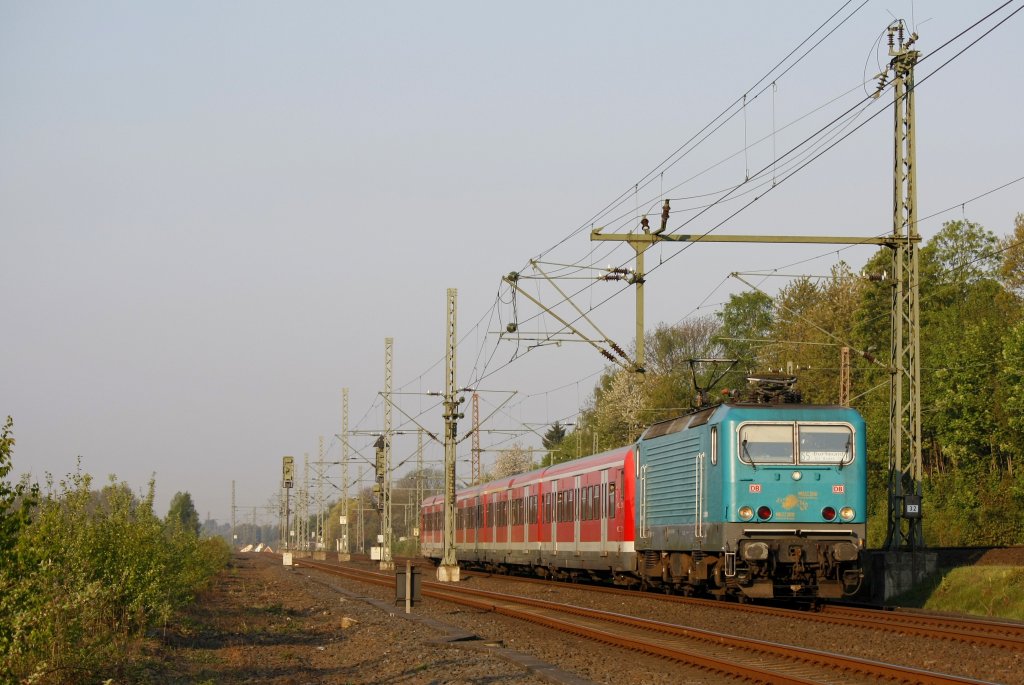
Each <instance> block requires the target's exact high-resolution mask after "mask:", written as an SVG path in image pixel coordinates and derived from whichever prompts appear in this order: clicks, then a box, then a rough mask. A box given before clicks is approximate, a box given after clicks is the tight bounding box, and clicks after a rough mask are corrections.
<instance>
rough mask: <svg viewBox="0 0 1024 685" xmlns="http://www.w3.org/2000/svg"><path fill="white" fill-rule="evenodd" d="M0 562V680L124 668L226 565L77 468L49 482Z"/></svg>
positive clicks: (92, 674)
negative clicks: (150, 634) (153, 631)
mask: <svg viewBox="0 0 1024 685" xmlns="http://www.w3.org/2000/svg"><path fill="white" fill-rule="evenodd" d="M47 485H48V487H47V489H46V493H45V495H44V496H43V497H42V498H41V500H40V501H39V503H38V506H37V507H36V508H35V510H34V511H33V515H32V520H31V523H29V524H28V525H27V527H23V528H22V529H21V531H20V534H19V535H18V536H17V539H16V540H15V542H14V546H13V550H12V557H13V559H14V560H15V563H9V564H7V565H6V566H5V567H3V568H0V615H3V616H4V617H5V620H4V622H3V623H4V624H5V626H4V628H5V629H4V630H3V631H0V679H2V678H3V677H4V676H6V677H7V678H14V679H24V680H30V681H31V682H54V683H57V682H60V683H75V682H88V681H95V680H97V679H98V678H100V677H101V676H103V677H109V676H113V675H117V674H119V673H123V672H124V671H125V669H126V668H127V667H128V666H129V665H130V663H131V661H132V659H133V657H134V656H136V654H137V651H138V647H139V644H140V638H141V637H142V636H144V634H145V632H146V631H147V630H148V629H150V628H152V627H154V626H158V625H160V624H161V623H163V622H165V621H167V620H168V619H169V618H170V617H171V616H172V614H173V612H174V611H175V610H176V609H177V608H178V607H180V606H182V605H183V604H185V603H187V602H188V601H190V600H191V599H192V597H193V596H194V594H195V593H196V592H197V591H198V590H199V589H201V588H202V587H203V586H204V584H205V583H206V582H207V581H208V580H209V578H210V577H211V576H212V575H213V574H214V573H216V572H217V571H218V570H219V569H220V568H222V567H223V566H224V565H225V563H226V562H227V558H228V549H227V545H226V543H224V542H223V541H222V540H216V539H211V540H201V539H199V538H198V537H197V536H196V535H195V533H194V532H192V531H190V530H186V529H183V528H182V527H181V526H175V525H168V524H165V523H164V522H163V521H161V519H160V518H159V517H158V516H156V515H155V513H154V512H153V483H152V482H151V483H150V484H149V489H148V492H147V494H146V495H145V496H144V497H143V498H142V499H139V498H137V497H135V496H134V495H133V493H132V491H131V489H130V488H129V487H128V486H127V485H126V484H125V483H122V482H119V481H117V480H116V479H114V478H111V480H110V482H109V483H108V484H107V485H106V486H105V487H103V488H102V489H101V490H99V491H96V490H93V489H92V478H91V477H90V476H89V475H88V474H84V473H81V472H78V473H75V474H72V475H70V476H68V477H67V479H66V480H63V481H61V482H60V483H58V484H56V485H54V483H53V482H52V481H50V482H48V484H47Z"/></svg>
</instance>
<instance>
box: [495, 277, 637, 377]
mask: <svg viewBox="0 0 1024 685" xmlns="http://www.w3.org/2000/svg"><path fill="white" fill-rule="evenodd" d="M538 271H540V270H539V269H538ZM541 273H542V274H543V273H544V272H543V271H541ZM544 277H545V278H548V277H547V275H546V274H545V275H544ZM501 280H503V281H504V282H505V283H508V284H509V285H510V286H511V287H512V288H514V289H515V291H516V292H517V293H520V294H521V295H522V296H523V297H525V298H526V299H528V300H529V301H530V302H533V303H534V304H535V305H537V306H538V307H540V308H541V309H542V310H544V311H545V312H547V313H548V314H550V315H551V316H552V317H554V319H555V320H556V321H558V322H559V323H560V324H562V326H564V327H565V328H567V329H569V330H570V331H572V332H573V333H575V334H576V335H578V336H579V337H580V338H581V339H582V340H583V341H584V342H586V343H588V344H589V345H590V346H591V347H593V348H594V349H596V350H597V351H598V352H599V353H600V354H601V356H603V357H605V358H606V359H607V360H608V361H610V362H614V363H615V364H618V365H619V366H621V367H622V368H624V369H626V370H627V371H636V370H637V368H636V365H635V364H631V363H627V362H628V361H629V358H628V357H627V356H626V353H625V352H624V351H623V350H622V348H621V347H619V345H618V344H616V343H615V341H613V340H611V339H609V338H604V339H602V340H601V341H600V342H598V341H597V340H594V339H593V338H591V337H590V336H588V335H585V334H584V333H583V331H581V330H579V329H578V328H576V327H575V326H573V325H572V324H571V323H569V322H568V321H566V320H565V319H564V318H562V317H561V316H559V315H558V314H556V313H555V312H554V310H552V309H551V308H550V307H547V306H545V305H544V304H542V303H541V301H540V300H538V299H537V298H536V297H534V296H533V295H531V294H530V293H528V292H526V291H525V290H524V289H523V288H522V287H520V285H519V274H517V273H515V272H513V273H510V274H508V275H507V276H502V278H501ZM548 280H549V281H550V280H551V279H550V278H548ZM555 288H556V289H557V290H558V292H559V293H562V296H563V297H565V293H563V292H562V290H561V289H560V288H558V286H555ZM565 299H566V300H567V301H569V302H572V301H571V300H569V298H565ZM572 306H573V308H575V309H576V311H577V312H580V309H579V307H576V305H575V304H573V305H572ZM580 316H581V317H582V318H583V319H584V320H586V321H587V322H588V323H590V325H592V326H593V325H594V324H593V322H591V321H590V319H589V318H587V316H586V315H585V314H583V313H582V312H580ZM594 328H595V329H597V331H598V333H600V332H601V331H600V329H598V328H597V326H594ZM602 335H603V334H602ZM602 343H603V344H604V345H607V346H608V348H610V350H611V351H609V349H606V348H605V347H603V346H602ZM612 352H614V353H615V354H613V353H612ZM622 360H626V361H622Z"/></svg>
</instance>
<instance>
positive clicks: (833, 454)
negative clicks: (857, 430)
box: [797, 424, 853, 465]
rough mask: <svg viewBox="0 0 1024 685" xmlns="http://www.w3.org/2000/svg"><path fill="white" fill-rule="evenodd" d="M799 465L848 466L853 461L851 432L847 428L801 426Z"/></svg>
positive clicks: (818, 425) (815, 425)
mask: <svg viewBox="0 0 1024 685" xmlns="http://www.w3.org/2000/svg"><path fill="white" fill-rule="evenodd" d="M797 431H798V433H799V435H800V455H799V456H800V463H801V464H840V465H844V464H849V463H850V462H852V461H853V431H852V430H851V429H850V427H849V426H828V425H820V424H801V425H800V426H798V428H797Z"/></svg>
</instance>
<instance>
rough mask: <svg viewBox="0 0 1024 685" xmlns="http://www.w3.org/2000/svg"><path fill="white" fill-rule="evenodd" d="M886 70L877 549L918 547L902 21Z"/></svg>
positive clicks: (917, 395) (908, 56)
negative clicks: (887, 279) (887, 318)
mask: <svg viewBox="0 0 1024 685" xmlns="http://www.w3.org/2000/svg"><path fill="white" fill-rule="evenodd" d="M888 34H889V55H890V56H891V57H892V61H891V62H890V64H889V67H890V69H891V70H892V72H893V82H892V86H893V97H894V98H895V101H894V104H893V124H894V134H895V135H894V145H893V210H892V232H893V236H892V237H893V243H894V247H893V251H892V270H893V290H892V338H891V350H890V359H891V360H892V361H891V364H892V367H893V368H892V369H891V371H890V373H892V381H891V383H890V386H889V489H888V490H889V501H888V525H887V527H886V539H885V548H886V549H889V550H894V551H895V550H900V549H909V550H911V551H914V550H918V549H920V548H921V547H923V546H924V539H923V535H922V530H921V491H922V480H923V476H924V473H923V467H922V462H921V356H920V350H921V338H920V318H921V316H920V314H921V312H920V301H919V294H920V281H919V271H918V262H919V256H918V252H919V250H918V243H919V242H920V241H921V236H920V234H918V232H917V169H916V166H917V157H916V151H915V146H914V133H915V132H914V65H915V64H917V60H918V58H919V56H920V53H919V52H918V51H917V50H912V49H910V48H911V46H912V45H913V44H914V42H915V41H916V40H917V34H916V33H912V34H911V35H910V36H909V38H907V39H906V40H904V26H903V23H902V22H896V23H894V24H890V26H889V29H888Z"/></svg>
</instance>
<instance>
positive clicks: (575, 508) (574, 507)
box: [569, 476, 583, 556]
mask: <svg viewBox="0 0 1024 685" xmlns="http://www.w3.org/2000/svg"><path fill="white" fill-rule="evenodd" d="M572 484H573V499H572V503H571V504H570V507H569V516H570V520H571V521H572V551H573V552H574V553H575V554H576V556H579V555H580V512H581V511H583V507H582V506H581V505H582V503H583V502H582V499H583V488H581V487H580V476H575V477H574V478H573V479H572Z"/></svg>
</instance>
